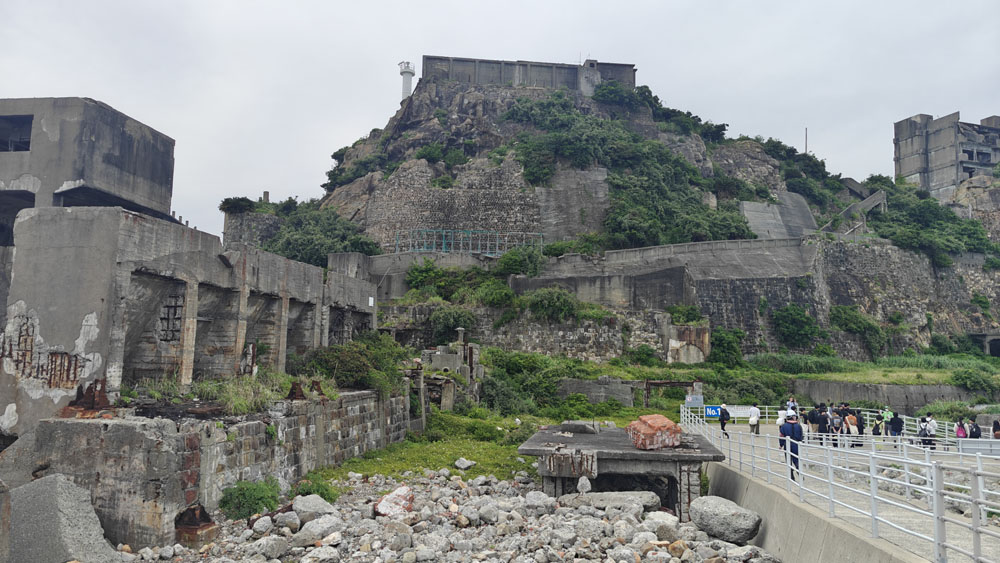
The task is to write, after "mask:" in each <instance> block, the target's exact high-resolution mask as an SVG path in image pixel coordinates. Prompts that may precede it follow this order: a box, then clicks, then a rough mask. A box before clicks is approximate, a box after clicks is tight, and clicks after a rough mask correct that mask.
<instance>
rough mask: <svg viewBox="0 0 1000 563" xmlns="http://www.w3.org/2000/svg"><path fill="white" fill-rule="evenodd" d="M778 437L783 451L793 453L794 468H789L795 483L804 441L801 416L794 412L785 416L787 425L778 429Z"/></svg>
mask: <svg viewBox="0 0 1000 563" xmlns="http://www.w3.org/2000/svg"><path fill="white" fill-rule="evenodd" d="M778 435H779V436H781V437H780V438H779V439H778V442H779V445H780V446H781V449H783V450H784V449H787V450H789V451H791V456H792V457H791V462H792V465H793V466H794V468H789V473H790V474H791V477H792V481H794V480H795V472H796V471H797V470H798V468H799V442H801V441H802V425H801V424H799V415H797V414H795V411H794V410H789V411H788V413H786V414H785V423H784V424H782V425H781V428H779V429H778ZM785 438H787V439H788V441H790V442H791V444H786V443H785ZM786 446H787V448H786ZM787 453H788V452H786V455H787Z"/></svg>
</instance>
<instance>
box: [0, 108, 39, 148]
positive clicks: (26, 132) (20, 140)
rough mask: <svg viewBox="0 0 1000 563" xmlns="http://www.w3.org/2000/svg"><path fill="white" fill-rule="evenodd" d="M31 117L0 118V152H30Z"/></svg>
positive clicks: (5, 116) (7, 116)
mask: <svg viewBox="0 0 1000 563" xmlns="http://www.w3.org/2000/svg"><path fill="white" fill-rule="evenodd" d="M33 117H34V116H31V115H2V116H0V152H22V151H28V150H31V121H32V119H33Z"/></svg>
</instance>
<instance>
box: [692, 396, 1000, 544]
mask: <svg viewBox="0 0 1000 563" xmlns="http://www.w3.org/2000/svg"><path fill="white" fill-rule="evenodd" d="M761 411H762V414H763V413H764V412H765V408H763V407H762V408H761ZM768 412H770V411H768ZM681 426H682V427H683V428H684V430H685V431H686V432H696V433H698V434H701V435H702V436H705V437H706V438H707V439H708V440H709V441H710V442H711V443H712V444H713V445H715V446H716V447H717V448H719V449H720V450H721V451H722V452H723V453H725V454H726V461H725V462H723V463H727V464H728V465H730V466H732V467H734V468H737V469H738V470H739V471H740V472H742V473H744V474H748V475H749V476H750V477H751V478H754V479H761V480H765V481H766V482H767V483H768V484H771V485H777V486H782V487H784V488H785V490H786V491H787V492H788V493H790V494H797V495H798V497H799V501H800V502H804V503H808V504H811V505H814V506H817V507H819V508H824V509H826V510H827V511H828V513H829V515H830V517H836V518H841V519H843V520H845V521H848V522H850V523H853V524H855V525H858V526H861V527H864V528H867V529H869V533H870V534H871V536H872V537H874V538H879V537H882V538H885V539H886V540H888V541H891V542H893V543H895V544H896V545H899V546H901V547H903V548H905V549H908V550H910V551H913V552H914V553H916V554H918V555H920V556H922V557H926V558H928V559H932V560H934V561H938V562H946V561H948V560H949V557H950V556H954V555H956V554H958V555H964V556H966V557H968V558H969V559H971V560H972V561H974V562H976V563H996V562H997V561H1000V559H998V557H1000V527H998V526H997V525H996V524H993V523H991V518H993V517H995V515H1000V458H996V457H992V456H983V455H975V456H966V459H967V460H971V459H974V460H975V462H974V463H968V464H966V463H963V462H962V461H961V458H959V461H958V462H957V463H955V462H953V461H950V462H948V463H946V462H945V461H942V459H947V458H946V457H945V456H952V457H951V459H954V456H955V454H954V453H949V452H941V451H937V450H931V449H929V448H924V447H920V446H918V445H911V444H908V443H907V442H905V441H900V440H898V439H897V440H896V441H893V442H889V443H888V445H890V447H892V446H894V447H893V449H891V450H889V451H883V450H880V449H879V448H880V446H882V447H885V446H886V445H887V444H884V443H882V442H881V441H880V440H873V439H871V438H872V437H870V436H869V437H868V439H867V440H865V439H864V438H865V437H862V436H851V437H849V438H847V439H844V438H843V437H841V441H840V442H838V444H837V445H838V446H848V445H852V444H855V442H856V447H853V448H852V447H835V446H833V445H832V444H831V443H829V442H824V441H821V440H819V439H818V438H819V437H818V436H816V435H813V436H811V437H810V438H812V441H803V442H795V444H796V445H797V448H798V452H797V454H796V453H794V452H793V453H792V454H791V455H787V454H788V452H787V451H786V449H785V446H786V445H788V444H786V440H785V439H784V438H781V437H779V436H774V435H768V434H748V433H745V432H736V431H735V429H733V428H731V427H730V428H729V430H731V431H730V432H729V435H728V436H724V435H723V433H722V432H721V430H719V428H718V427H714V426H711V425H709V423H708V422H707V421H706V420H705V419H704V417H703V416H702V412H701V411H700V410H695V409H689V408H686V407H683V406H682V407H681ZM875 438H879V437H875ZM987 467H988V469H989V470H987ZM958 511H961V512H958ZM962 512H967V513H968V516H964V515H962Z"/></svg>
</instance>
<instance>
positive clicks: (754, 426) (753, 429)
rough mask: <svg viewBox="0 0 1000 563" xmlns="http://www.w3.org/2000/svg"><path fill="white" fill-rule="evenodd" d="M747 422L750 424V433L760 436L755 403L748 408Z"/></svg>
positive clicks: (758, 411) (757, 410)
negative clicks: (748, 416)
mask: <svg viewBox="0 0 1000 563" xmlns="http://www.w3.org/2000/svg"><path fill="white" fill-rule="evenodd" d="M747 421H748V422H749V423H750V433H751V434H757V435H760V409H759V408H757V403H754V404H753V406H752V407H750V418H749V419H748V420H747Z"/></svg>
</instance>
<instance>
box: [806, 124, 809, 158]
mask: <svg viewBox="0 0 1000 563" xmlns="http://www.w3.org/2000/svg"><path fill="white" fill-rule="evenodd" d="M806 154H809V128H808V127H806Z"/></svg>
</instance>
